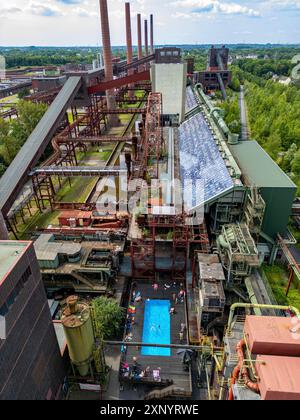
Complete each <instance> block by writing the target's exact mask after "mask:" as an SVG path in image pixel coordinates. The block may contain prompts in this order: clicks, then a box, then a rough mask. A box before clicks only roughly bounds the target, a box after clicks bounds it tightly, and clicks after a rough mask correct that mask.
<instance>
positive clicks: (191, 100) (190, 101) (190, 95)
mask: <svg viewBox="0 0 300 420" xmlns="http://www.w3.org/2000/svg"><path fill="white" fill-rule="evenodd" d="M197 105H198V103H197V100H196V96H195V94H194V92H193V89H192V88H191V86H188V87H187V88H186V102H185V112H189V111H190V110H191V109H193V108H195V107H196V106H197Z"/></svg>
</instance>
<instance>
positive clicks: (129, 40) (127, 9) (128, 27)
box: [125, 3, 134, 97]
mask: <svg viewBox="0 0 300 420" xmlns="http://www.w3.org/2000/svg"><path fill="white" fill-rule="evenodd" d="M125 20H126V44H127V64H131V63H132V35H131V13H130V3H125ZM131 74H133V69H130V70H128V75H131ZM132 96H134V92H133V91H129V97H132Z"/></svg>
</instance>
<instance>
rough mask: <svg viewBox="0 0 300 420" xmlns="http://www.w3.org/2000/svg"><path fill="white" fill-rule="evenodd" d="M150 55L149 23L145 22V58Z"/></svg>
mask: <svg viewBox="0 0 300 420" xmlns="http://www.w3.org/2000/svg"><path fill="white" fill-rule="evenodd" d="M148 55H149V47H148V21H147V20H145V56H146V57H148Z"/></svg>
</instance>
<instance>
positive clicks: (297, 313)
mask: <svg viewBox="0 0 300 420" xmlns="http://www.w3.org/2000/svg"><path fill="white" fill-rule="evenodd" d="M237 308H245V309H247V308H249V309H255V308H259V309H278V310H281V311H290V312H293V313H294V314H295V316H296V317H297V318H298V319H299V320H300V311H299V310H298V309H297V308H295V307H294V306H283V305H264V304H259V303H258V304H254V303H234V304H233V305H231V307H230V313H229V318H228V331H231V326H232V321H233V317H234V312H235V310H236V309H237Z"/></svg>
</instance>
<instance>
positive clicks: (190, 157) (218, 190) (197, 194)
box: [179, 112, 234, 210]
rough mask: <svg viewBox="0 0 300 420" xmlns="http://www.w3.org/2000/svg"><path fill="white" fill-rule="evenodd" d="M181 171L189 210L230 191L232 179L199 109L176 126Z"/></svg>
mask: <svg viewBox="0 0 300 420" xmlns="http://www.w3.org/2000/svg"><path fill="white" fill-rule="evenodd" d="M179 154H180V174H181V180H182V183H183V191H184V199H185V201H188V204H187V207H188V210H192V209H193V208H195V207H199V206H200V205H203V204H205V203H207V202H208V201H211V200H212V199H214V198H217V197H218V196H220V195H222V194H224V193H225V192H227V191H229V190H231V189H232V188H233V186H234V183H233V180H232V179H231V176H230V174H229V172H228V170H227V168H226V165H225V162H224V160H223V159H222V157H221V155H220V152H219V149H218V146H217V144H216V142H215V140H214V137H213V133H212V131H211V129H210V127H209V126H208V124H207V122H206V121H205V119H204V115H203V114H202V113H201V112H200V113H198V114H197V115H195V116H194V117H192V118H190V119H189V120H187V121H185V122H184V123H183V124H181V126H180V127H179Z"/></svg>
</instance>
